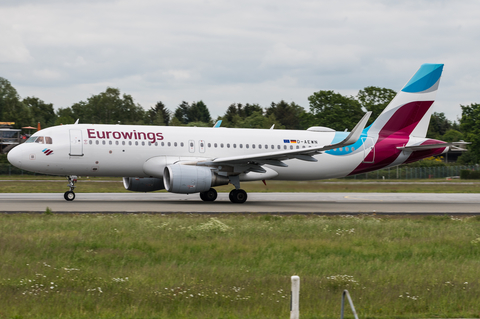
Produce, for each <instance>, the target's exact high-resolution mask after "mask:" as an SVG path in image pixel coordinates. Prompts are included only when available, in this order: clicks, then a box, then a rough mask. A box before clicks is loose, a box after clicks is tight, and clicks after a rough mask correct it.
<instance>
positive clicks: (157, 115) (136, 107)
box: [0, 77, 480, 164]
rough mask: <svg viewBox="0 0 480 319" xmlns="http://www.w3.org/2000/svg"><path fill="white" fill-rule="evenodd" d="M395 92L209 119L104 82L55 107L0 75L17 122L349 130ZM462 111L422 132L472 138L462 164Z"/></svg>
mask: <svg viewBox="0 0 480 319" xmlns="http://www.w3.org/2000/svg"><path fill="white" fill-rule="evenodd" d="M395 95H396V92H395V91H394V90H391V89H387V88H379V87H375V86H369V87H366V88H364V89H363V90H360V91H359V92H358V94H357V95H356V96H344V95H342V94H339V93H336V92H334V91H331V90H320V91H318V92H314V93H313V94H312V95H311V96H309V97H308V101H309V107H308V109H307V110H306V109H305V108H303V107H302V106H300V105H298V104H296V103H295V102H286V101H283V100H281V101H279V102H272V103H271V104H270V105H269V106H267V107H265V108H264V107H262V106H260V105H259V104H249V103H246V104H242V103H232V104H231V105H229V106H228V107H227V109H226V111H225V113H224V114H223V115H222V116H218V117H217V119H212V117H211V115H210V111H209V110H208V107H207V105H206V104H205V103H204V102H203V101H197V102H191V103H189V102H186V101H182V102H181V103H180V104H179V105H178V106H176V108H175V110H174V111H171V110H169V109H168V108H167V107H166V106H165V105H164V103H162V102H161V101H158V102H157V103H156V104H155V105H154V106H152V107H150V109H148V110H146V109H144V108H143V107H142V106H141V105H140V104H138V103H135V101H134V99H133V98H132V96H131V95H129V94H121V92H120V90H119V89H118V88H111V87H108V88H107V89H106V90H105V92H101V93H99V94H96V95H92V96H91V97H89V98H87V99H86V100H85V101H80V102H77V103H75V104H73V105H72V106H70V107H65V108H59V109H57V110H56V111H55V110H54V108H53V104H52V103H46V102H44V101H43V100H41V99H39V98H38V97H26V98H23V99H22V98H21V97H20V96H19V94H18V93H17V91H16V89H15V88H14V87H13V86H12V85H11V83H10V82H9V81H8V80H7V79H4V78H1V77H0V121H2V122H15V123H16V124H15V125H16V127H22V126H31V125H33V126H35V125H36V123H37V122H40V123H41V125H42V127H43V128H45V127H49V126H53V125H60V124H72V123H74V122H75V120H76V119H80V121H81V122H82V123H93V124H119V123H120V124H137V125H160V126H161V125H166V126H212V125H213V124H214V122H215V121H217V120H222V126H223V127H241V128H264V129H267V128H270V127H271V126H272V125H275V128H277V129H297V130H304V129H307V128H308V127H311V126H326V127H330V128H332V129H334V130H337V131H343V130H345V129H348V130H351V129H352V128H353V127H354V126H355V125H356V124H357V122H358V121H359V120H360V119H361V118H362V116H363V114H364V113H365V112H366V111H372V116H371V117H370V120H369V123H368V124H371V123H372V122H373V121H374V119H376V118H377V117H378V115H379V114H380V113H381V112H382V111H383V109H384V108H385V107H386V106H387V105H388V103H389V102H390V101H391V100H392V99H393V98H394V97H395ZM461 108H462V116H461V118H459V119H458V122H457V121H450V120H448V119H447V118H446V117H445V114H444V113H436V112H435V113H433V114H432V117H431V121H430V126H429V129H428V133H427V137H429V138H435V139H440V140H444V141H447V142H454V141H460V140H465V141H469V142H472V144H471V145H470V146H469V149H470V152H467V153H465V154H463V155H462V156H461V157H460V159H459V160H460V162H461V163H464V164H472V163H479V161H480V104H476V103H472V104H470V105H466V106H464V105H461Z"/></svg>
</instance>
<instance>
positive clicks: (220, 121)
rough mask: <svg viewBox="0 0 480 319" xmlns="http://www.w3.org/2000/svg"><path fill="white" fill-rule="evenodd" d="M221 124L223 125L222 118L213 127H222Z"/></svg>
mask: <svg viewBox="0 0 480 319" xmlns="http://www.w3.org/2000/svg"><path fill="white" fill-rule="evenodd" d="M220 125H222V120H218V121H217V123H215V125H214V126H213V127H214V128H215V127H220Z"/></svg>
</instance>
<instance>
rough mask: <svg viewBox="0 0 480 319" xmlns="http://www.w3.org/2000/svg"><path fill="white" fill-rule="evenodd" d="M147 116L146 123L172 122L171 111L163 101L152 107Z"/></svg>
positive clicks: (164, 123) (163, 123) (166, 123)
mask: <svg viewBox="0 0 480 319" xmlns="http://www.w3.org/2000/svg"><path fill="white" fill-rule="evenodd" d="M146 116H147V119H146V123H148V124H151V125H168V124H169V123H170V111H169V110H167V108H166V107H165V104H163V103H162V102H161V101H158V102H157V104H155V107H151V108H150V110H148V111H147V113H146Z"/></svg>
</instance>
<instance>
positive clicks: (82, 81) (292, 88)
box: [0, 0, 480, 119]
mask: <svg viewBox="0 0 480 319" xmlns="http://www.w3.org/2000/svg"><path fill="white" fill-rule="evenodd" d="M0 8H1V10H0V21H1V25H0V35H1V36H2V39H5V40H4V41H3V42H4V43H2V46H1V47H0V66H1V69H2V74H1V76H2V77H5V78H7V79H9V80H10V81H11V82H12V84H13V85H14V86H15V87H16V88H17V90H18V91H19V93H20V94H22V95H24V96H27V95H28V96H29V95H33V94H35V95H37V96H38V97H40V98H42V99H43V100H45V101H47V102H52V103H54V105H55V106H56V107H60V106H62V107H65V106H70V105H71V104H73V103H75V102H78V101H79V100H85V99H86V98H88V97H89V96H90V95H91V94H97V93H99V92H100V91H103V90H105V88H106V86H113V87H118V88H120V89H121V91H122V92H125V93H127V94H131V95H132V96H133V97H134V98H135V99H136V101H137V102H139V103H140V104H142V105H143V106H144V107H145V108H149V107H150V106H152V105H153V104H154V103H155V102H156V101H158V100H163V101H164V102H166V104H167V106H168V107H169V108H170V109H172V110H173V109H174V108H175V107H176V106H177V105H178V104H179V103H180V102H181V101H183V100H187V101H198V100H203V101H204V102H205V103H206V104H207V105H208V106H209V108H210V109H211V113H212V114H213V115H220V114H223V113H224V112H225V110H226V107H227V106H228V105H229V104H230V103H233V102H240V103H246V102H249V103H261V104H262V105H263V106H268V105H269V104H270V102H272V101H279V100H280V99H282V98H285V99H293V101H295V102H296V103H298V104H301V105H303V106H304V107H308V105H307V98H308V95H310V94H312V93H313V92H315V91H318V90H322V89H328V90H335V91H337V92H340V93H342V94H355V93H356V92H358V90H360V89H362V88H364V87H365V86H369V85H375V86H380V87H387V88H392V89H394V90H399V89H400V88H401V87H402V85H403V84H404V83H406V82H407V80H408V79H409V77H410V76H411V75H412V74H413V73H414V72H415V71H416V69H417V68H418V67H419V66H420V65H421V64H422V63H426V62H430V63H445V64H446V66H445V72H444V78H443V79H442V84H441V87H440V92H439V99H440V98H441V99H442V101H439V103H438V105H437V107H438V109H437V110H436V111H441V112H445V113H446V114H447V116H448V117H449V118H452V119H453V118H455V117H456V116H457V115H458V114H460V108H459V104H462V103H463V104H465V103H466V101H469V102H468V103H471V102H474V101H475V99H478V93H477V92H476V89H475V88H477V87H478V85H479V84H480V64H478V63H477V56H476V55H477V54H476V52H478V46H479V45H480V20H479V19H478V18H477V16H476V15H477V12H479V10H480V3H477V2H476V1H473V0H466V1H461V2H455V3H454V2H446V1H430V0H428V1H427V0H423V1H401V2H398V1H379V0H378V1H377V0H359V1H354V0H345V1H336V2H331V1H308V0H300V1H295V2H291V1H278V0H277V1H273V0H260V1H258V0H257V1H253V0H246V1H241V2H238V1H220V0H205V1H197V0H179V1H174V2H170V1H168V2H167V1H154V0H138V1H135V2H132V1H126V0H118V1H114V0H103V1H93V0H91V1H90V0H89V1H75V2H66V1H61V0H35V1H33V0H19V1H8V0H7V1H2V3H1V4H0ZM32 92H33V93H32ZM470 101H471V102H470ZM167 102H168V103H167ZM477 102H478V101H477Z"/></svg>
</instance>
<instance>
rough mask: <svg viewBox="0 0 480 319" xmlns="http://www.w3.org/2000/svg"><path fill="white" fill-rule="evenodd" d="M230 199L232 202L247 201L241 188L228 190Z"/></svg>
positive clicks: (245, 194)
mask: <svg viewBox="0 0 480 319" xmlns="http://www.w3.org/2000/svg"><path fill="white" fill-rule="evenodd" d="M229 197H230V201H231V202H232V203H237V204H243V203H245V202H246V201H247V197H248V196H247V192H246V191H244V190H243V189H234V190H233V191H231V192H230V195H229Z"/></svg>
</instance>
